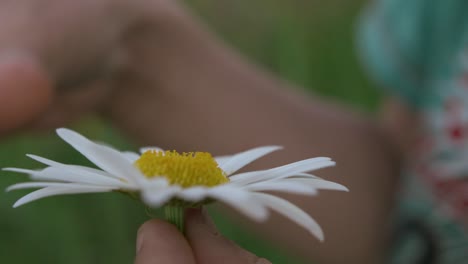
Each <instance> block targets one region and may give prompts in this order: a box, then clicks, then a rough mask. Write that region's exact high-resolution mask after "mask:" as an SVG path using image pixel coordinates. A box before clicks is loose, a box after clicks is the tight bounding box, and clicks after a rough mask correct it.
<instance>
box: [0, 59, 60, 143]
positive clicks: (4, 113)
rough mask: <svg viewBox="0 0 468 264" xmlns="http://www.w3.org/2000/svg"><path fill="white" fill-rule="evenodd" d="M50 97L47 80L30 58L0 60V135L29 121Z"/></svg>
mask: <svg viewBox="0 0 468 264" xmlns="http://www.w3.org/2000/svg"><path fill="white" fill-rule="evenodd" d="M52 95H53V87H52V83H51V80H50V78H49V77H48V75H47V74H46V72H45V71H44V70H43V69H42V68H41V66H40V65H39V63H37V62H36V61H35V60H34V59H33V58H29V57H27V56H22V55H8V56H7V57H0V134H3V133H6V132H8V131H11V130H13V129H16V128H18V127H20V126H22V125H25V124H26V123H28V122H30V121H32V120H33V119H34V118H36V117H37V116H39V115H40V114H41V113H42V112H43V111H45V110H46V108H47V106H48V105H49V104H50V102H51V100H52Z"/></svg>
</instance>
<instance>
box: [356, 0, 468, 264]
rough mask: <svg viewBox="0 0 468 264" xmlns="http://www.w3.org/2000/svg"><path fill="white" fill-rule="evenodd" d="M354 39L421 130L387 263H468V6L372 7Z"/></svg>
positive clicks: (393, 1)
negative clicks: (416, 116) (466, 223)
mask: <svg viewBox="0 0 468 264" xmlns="http://www.w3.org/2000/svg"><path fill="white" fill-rule="evenodd" d="M357 41H358V47H359V51H360V54H361V58H362V60H363V62H364V65H365V66H366V68H367V70H368V72H369V73H370V76H371V77H372V78H374V79H375V80H376V82H377V83H378V84H379V86H381V87H382V88H383V89H384V90H385V91H386V93H387V94H389V95H391V96H395V97H397V98H400V99H401V100H403V101H404V102H406V103H407V104H408V105H409V106H411V107H412V108H413V109H414V110H415V111H416V112H418V113H419V114H420V120H421V125H422V128H423V129H422V132H421V133H420V138H419V139H418V143H416V144H415V150H414V152H415V153H413V156H414V157H412V160H411V161H410V162H408V164H407V168H406V170H405V173H404V176H403V183H402V188H401V192H400V193H399V196H398V198H399V200H400V204H399V207H398V210H397V211H398V212H397V214H396V217H397V220H396V224H395V227H396V228H395V229H396V231H395V241H394V243H393V245H394V247H393V250H392V251H391V253H390V258H389V263H405V264H413V263H414V264H418V263H438V264H442V263H444V264H445V263H447V264H448V263H460V264H461V263H468V232H467V226H464V225H463V224H462V223H463V220H462V221H459V220H460V219H463V218H462V217H463V214H464V215H465V216H466V215H468V213H467V209H468V207H466V205H465V207H462V208H460V204H468V200H467V199H468V195H466V190H468V188H467V186H468V178H466V177H467V175H468V174H467V172H468V162H467V157H468V125H467V124H468V1H466V0H410V1H409V0H380V1H374V2H373V4H372V5H371V6H369V7H368V8H367V9H366V10H365V12H364V13H363V15H362V17H361V19H360V20H359V28H358V38H357ZM402 129H404V128H403V127H402ZM454 183H455V185H457V187H454ZM443 185H446V186H451V187H450V188H451V189H447V190H445V189H443V187H441V186H443ZM460 186H465V189H462V191H460ZM457 188H458V189H457ZM463 192H464V193H463ZM462 196H464V197H462ZM463 199H465V200H463ZM457 203H458V204H457ZM460 215H461V216H460ZM465 221H466V219H465Z"/></svg>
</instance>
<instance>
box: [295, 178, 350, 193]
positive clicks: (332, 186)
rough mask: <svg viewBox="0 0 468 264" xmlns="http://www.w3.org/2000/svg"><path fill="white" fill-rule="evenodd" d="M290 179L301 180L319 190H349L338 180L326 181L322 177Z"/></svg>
mask: <svg viewBox="0 0 468 264" xmlns="http://www.w3.org/2000/svg"><path fill="white" fill-rule="evenodd" d="M288 181H295V182H299V183H300V184H304V185H307V186H311V187H314V188H316V189H319V190H334V191H345V192H349V189H348V188H347V187H346V186H344V185H341V184H339V183H336V182H332V181H326V180H322V179H308V178H290V179H288Z"/></svg>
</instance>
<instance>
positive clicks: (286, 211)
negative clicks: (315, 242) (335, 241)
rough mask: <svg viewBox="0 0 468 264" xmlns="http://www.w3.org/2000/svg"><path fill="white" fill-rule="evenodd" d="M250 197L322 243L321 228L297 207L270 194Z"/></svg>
mask: <svg viewBox="0 0 468 264" xmlns="http://www.w3.org/2000/svg"><path fill="white" fill-rule="evenodd" d="M252 195H253V197H254V199H257V200H260V201H262V202H263V203H264V204H265V205H266V206H268V207H270V208H271V209H272V210H274V211H276V212H278V213H280V214H282V215H284V216H286V217H287V218H289V219H291V220H292V221H294V222H295V223H297V224H298V225H300V226H302V227H304V228H305V229H307V231H309V232H310V233H312V234H313V235H314V236H315V237H317V238H318V239H319V240H320V241H323V239H324V236H323V231H322V228H320V226H319V225H318V224H317V222H316V221H315V220H314V219H312V217H310V216H309V215H308V214H307V213H305V212H304V211H303V210H302V209H300V208H299V207H297V206H295V205H294V204H292V203H290V202H288V201H286V200H284V199H281V198H278V197H276V196H273V195H270V194H265V193H254V194H252Z"/></svg>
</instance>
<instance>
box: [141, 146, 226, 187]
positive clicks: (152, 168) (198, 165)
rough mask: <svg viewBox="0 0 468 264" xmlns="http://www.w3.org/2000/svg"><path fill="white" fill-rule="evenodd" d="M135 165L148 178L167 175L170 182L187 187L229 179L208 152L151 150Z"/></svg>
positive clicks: (219, 182) (206, 184) (214, 183)
mask: <svg viewBox="0 0 468 264" xmlns="http://www.w3.org/2000/svg"><path fill="white" fill-rule="evenodd" d="M135 166H136V167H137V168H138V169H139V170H140V171H141V172H142V173H143V174H144V175H145V176H146V177H148V178H152V177H165V178H167V179H168V180H169V183H170V184H176V185H180V186H181V187H184V188H187V187H192V186H200V185H201V186H207V187H212V186H216V185H220V184H223V183H226V182H228V181H229V179H228V178H227V177H226V175H225V174H224V172H223V171H222V170H221V169H220V168H219V167H218V163H217V162H216V161H215V159H214V158H213V157H212V156H211V154H210V153H207V152H188V153H185V152H184V153H182V154H180V153H178V152H176V151H154V150H150V151H147V152H145V153H143V154H142V155H141V157H140V158H139V159H138V160H137V161H136V162H135Z"/></svg>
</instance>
